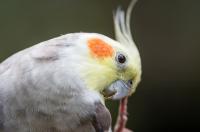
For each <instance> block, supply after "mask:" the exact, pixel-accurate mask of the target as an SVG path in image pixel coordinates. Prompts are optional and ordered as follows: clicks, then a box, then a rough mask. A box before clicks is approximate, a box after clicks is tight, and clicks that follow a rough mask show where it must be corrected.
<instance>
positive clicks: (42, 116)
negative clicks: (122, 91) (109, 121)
mask: <svg viewBox="0 0 200 132" xmlns="http://www.w3.org/2000/svg"><path fill="white" fill-rule="evenodd" d="M80 34H81V33H80ZM80 34H68V35H64V36H61V37H58V38H55V39H52V40H49V41H46V42H43V43H41V44H38V45H36V46H33V47H31V48H28V49H25V50H23V51H20V52H19V53H17V54H15V55H13V56H11V57H10V58H8V59H7V60H6V61H4V62H3V63H1V65H0V80H1V82H0V101H1V104H4V105H2V106H1V107H2V108H3V110H2V109H1V110H2V111H3V113H4V114H3V115H1V116H3V117H1V120H3V121H2V122H3V123H4V129H8V130H7V131H9V132H10V131H11V132H12V131H15V132H27V131H29V129H30V130H32V131H35V132H39V131H41V132H47V131H48V132H49V131H56V130H60V131H61V130H62V131H66V132H71V131H78V130H76V129H77V128H79V127H78V126H82V127H83V126H87V127H83V128H85V129H86V130H84V129H80V128H79V129H80V131H81V132H84V131H85V132H88V130H87V129H89V130H91V131H92V129H91V128H92V125H91V121H92V120H93V119H92V118H93V116H94V115H95V107H94V106H95V103H98V102H99V103H100V102H101V96H100V94H98V93H97V92H93V91H92V90H90V89H88V88H86V85H85V83H84V82H83V80H82V79H81V78H80V77H79V76H78V74H79V73H76V72H77V71H80V70H78V69H79V68H81V65H83V64H77V63H76V64H72V63H70V60H71V59H73V60H76V59H77V60H76V62H78V58H79V57H80V56H81V55H83V54H85V53H84V52H83V51H81V49H82V48H81V49H79V48H78V47H79V46H77V45H79V44H77V43H76V40H77V41H78V40H79V39H81V38H78V37H79V36H82V35H80ZM86 36H87V35H86ZM72 41H73V42H72ZM82 46H83V47H84V44H82ZM85 46H86V45H85ZM77 51H79V53H81V52H83V53H82V54H80V56H79V57H77V55H76V54H73V53H76V52H77ZM63 56H65V58H64V57H63ZM83 63H86V62H83ZM77 65H78V66H77ZM76 67H77V69H76ZM77 106H78V107H77ZM7 131H6V132H7Z"/></svg>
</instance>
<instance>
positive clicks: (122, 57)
mask: <svg viewBox="0 0 200 132" xmlns="http://www.w3.org/2000/svg"><path fill="white" fill-rule="evenodd" d="M118 61H119V63H124V62H125V61H126V57H125V56H124V55H122V54H119V55H118Z"/></svg>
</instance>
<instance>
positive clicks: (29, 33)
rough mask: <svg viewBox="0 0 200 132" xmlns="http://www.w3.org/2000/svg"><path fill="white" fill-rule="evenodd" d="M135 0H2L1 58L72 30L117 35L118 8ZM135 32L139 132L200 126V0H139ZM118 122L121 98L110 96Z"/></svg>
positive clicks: (134, 124)
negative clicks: (138, 55) (140, 74)
mask: <svg viewBox="0 0 200 132" xmlns="http://www.w3.org/2000/svg"><path fill="white" fill-rule="evenodd" d="M129 2H130V1H129V0H1V1H0V61H3V60H4V59H6V58H7V57H8V56H10V55H11V54H13V53H15V52H17V51H19V50H22V49H24V48H26V47H29V46H32V45H34V44H37V43H39V42H41V41H45V40H48V39H51V38H53V37H57V36H60V35H61V34H66V33H70V32H80V31H83V32H97V33H102V34H105V35H107V36H109V37H112V38H114V31H113V21H112V12H113V10H114V9H115V8H116V7H117V6H118V5H121V6H122V7H123V8H126V7H127V6H128V4H129ZM131 27H132V32H133V35H134V38H135V42H136V44H137V45H138V48H139V50H140V53H141V57H142V64H143V77H142V82H141V84H140V85H139V87H138V89H137V91H136V93H135V94H134V95H133V96H132V97H131V98H130V100H129V110H128V111H129V121H128V128H131V129H133V130H134V131H135V132H173V131H181V130H188V131H192V130H191V129H194V128H198V129H199V131H200V53H199V52H200V1H199V0H139V2H138V4H137V5H136V7H135V9H134V13H133V14H132V22H131ZM107 105H108V107H109V109H110V110H111V113H112V116H113V119H114V122H115V118H116V114H117V110H118V108H117V107H118V103H117V102H111V101H108V103H107Z"/></svg>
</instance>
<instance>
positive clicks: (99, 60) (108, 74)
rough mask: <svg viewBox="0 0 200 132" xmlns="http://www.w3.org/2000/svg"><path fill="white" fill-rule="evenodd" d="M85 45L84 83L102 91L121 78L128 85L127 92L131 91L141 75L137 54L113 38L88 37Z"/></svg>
mask: <svg viewBox="0 0 200 132" xmlns="http://www.w3.org/2000/svg"><path fill="white" fill-rule="evenodd" d="M87 45H88V49H89V53H88V57H87V58H88V59H87V62H88V63H86V65H84V67H83V70H82V71H83V76H84V78H85V82H86V85H87V86H89V88H90V89H92V90H96V91H100V92H102V91H103V90H105V89H106V88H108V87H109V86H110V85H111V84H112V83H114V82H115V81H117V80H122V81H123V82H125V83H127V84H128V86H130V90H129V94H131V93H133V92H134V91H135V88H136V86H137V84H138V83H139V82H140V76H141V64H140V57H139V54H137V53H133V52H132V51H134V50H132V49H130V48H128V47H124V46H123V45H121V44H119V43H118V42H116V41H114V40H112V41H111V40H109V41H105V40H103V39H100V38H90V39H89V40H88V41H87ZM131 52H132V53H131Z"/></svg>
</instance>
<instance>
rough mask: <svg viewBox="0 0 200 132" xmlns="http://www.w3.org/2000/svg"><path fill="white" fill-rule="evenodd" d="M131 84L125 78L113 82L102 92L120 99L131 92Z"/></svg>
mask: <svg viewBox="0 0 200 132" xmlns="http://www.w3.org/2000/svg"><path fill="white" fill-rule="evenodd" d="M130 91H131V85H130V84H129V83H128V82H126V81H123V80H117V81H115V82H113V83H112V84H111V85H110V86H109V87H108V88H106V89H104V91H103V92H102V94H103V95H104V97H106V98H110V99H114V100H120V99H122V98H124V97H126V96H128V95H129V94H130Z"/></svg>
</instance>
